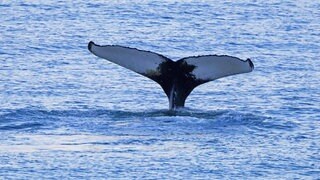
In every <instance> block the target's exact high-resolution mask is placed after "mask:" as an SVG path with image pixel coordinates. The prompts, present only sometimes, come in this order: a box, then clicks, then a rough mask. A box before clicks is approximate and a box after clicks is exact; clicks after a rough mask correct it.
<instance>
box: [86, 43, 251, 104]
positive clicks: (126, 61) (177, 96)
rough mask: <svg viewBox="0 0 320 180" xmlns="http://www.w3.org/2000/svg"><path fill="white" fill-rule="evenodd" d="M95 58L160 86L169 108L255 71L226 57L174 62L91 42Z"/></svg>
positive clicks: (153, 54) (194, 58) (215, 56)
mask: <svg viewBox="0 0 320 180" xmlns="http://www.w3.org/2000/svg"><path fill="white" fill-rule="evenodd" d="M88 49H89V51H90V52H91V53H93V54H94V55H96V56H98V57H101V58H103V59H106V60H108V61H111V62H113V63H115V64H118V65H120V66H123V67H125V68H127V69H130V70H132V71H134V72H136V73H139V74H141V75H143V76H146V77H148V78H150V79H152V80H153V81H155V82H157V83H158V84H160V86H161V87H162V89H163V90H164V92H165V93H166V95H167V97H168V99H169V108H170V109H176V108H178V107H184V104H185V100H186V98H187V97H188V95H189V94H190V93H191V91H192V90H193V89H194V88H195V87H197V86H198V85H200V84H203V83H206V82H209V81H213V80H216V79H219V78H222V77H226V76H231V75H235V74H241V73H248V72H251V71H252V70H253V69H254V65H253V63H252V61H251V60H250V59H247V60H245V61H244V60H241V59H239V58H236V57H232V56H226V55H222V56H220V55H205V56H192V57H186V58H182V59H180V60H178V61H173V60H171V59H169V58H167V57H165V56H163V55H161V54H157V53H154V52H150V51H144V50H139V49H135V48H129V47H123V46H118V45H107V46H100V45H97V44H95V43H94V42H92V41H91V42H89V44H88Z"/></svg>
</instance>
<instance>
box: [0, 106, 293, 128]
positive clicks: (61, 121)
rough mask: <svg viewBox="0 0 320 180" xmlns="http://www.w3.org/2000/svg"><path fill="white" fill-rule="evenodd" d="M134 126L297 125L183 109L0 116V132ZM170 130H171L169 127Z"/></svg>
mask: <svg viewBox="0 0 320 180" xmlns="http://www.w3.org/2000/svg"><path fill="white" fill-rule="evenodd" d="M119 122H121V123H127V124H129V125H128V126H131V127H132V128H133V127H134V126H136V127H137V128H139V127H140V128H141V127H142V126H158V127H159V126H161V127H168V126H172V127H177V126H178V127H179V126H184V127H185V126H188V127H189V128H192V127H197V126H198V127H201V128H204V129H216V128H226V127H247V128H250V129H258V130H268V129H279V130H291V129H293V128H295V127H297V124H295V123H293V122H289V121H284V120H281V119H275V118H271V117H268V116H264V115H257V114H252V113H244V112H237V111H234V110H198V109H189V108H183V109H178V110H176V111H169V110H148V111H137V112H133V111H121V110H107V109H86V110H50V111H47V110H37V109H28V108H25V109H18V110H12V111H9V112H7V113H4V114H1V115H0V130H21V129H33V130H36V129H46V128H49V129H50V128H58V127H59V126H70V127H75V128H77V127H78V128H84V129H86V128H90V126H92V127H99V125H101V127H103V128H107V127H109V126H113V125H115V124H117V123H119ZM172 127H171V128H172Z"/></svg>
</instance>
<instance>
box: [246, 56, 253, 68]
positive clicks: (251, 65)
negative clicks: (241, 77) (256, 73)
mask: <svg viewBox="0 0 320 180" xmlns="http://www.w3.org/2000/svg"><path fill="white" fill-rule="evenodd" d="M247 61H249V65H250V67H251V68H252V70H253V69H254V65H253V62H252V61H251V59H249V58H248V59H247Z"/></svg>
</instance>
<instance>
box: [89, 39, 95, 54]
mask: <svg viewBox="0 0 320 180" xmlns="http://www.w3.org/2000/svg"><path fill="white" fill-rule="evenodd" d="M92 45H94V42H93V41H90V42H89V43H88V49H89V51H90V52H91V48H92Z"/></svg>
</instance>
